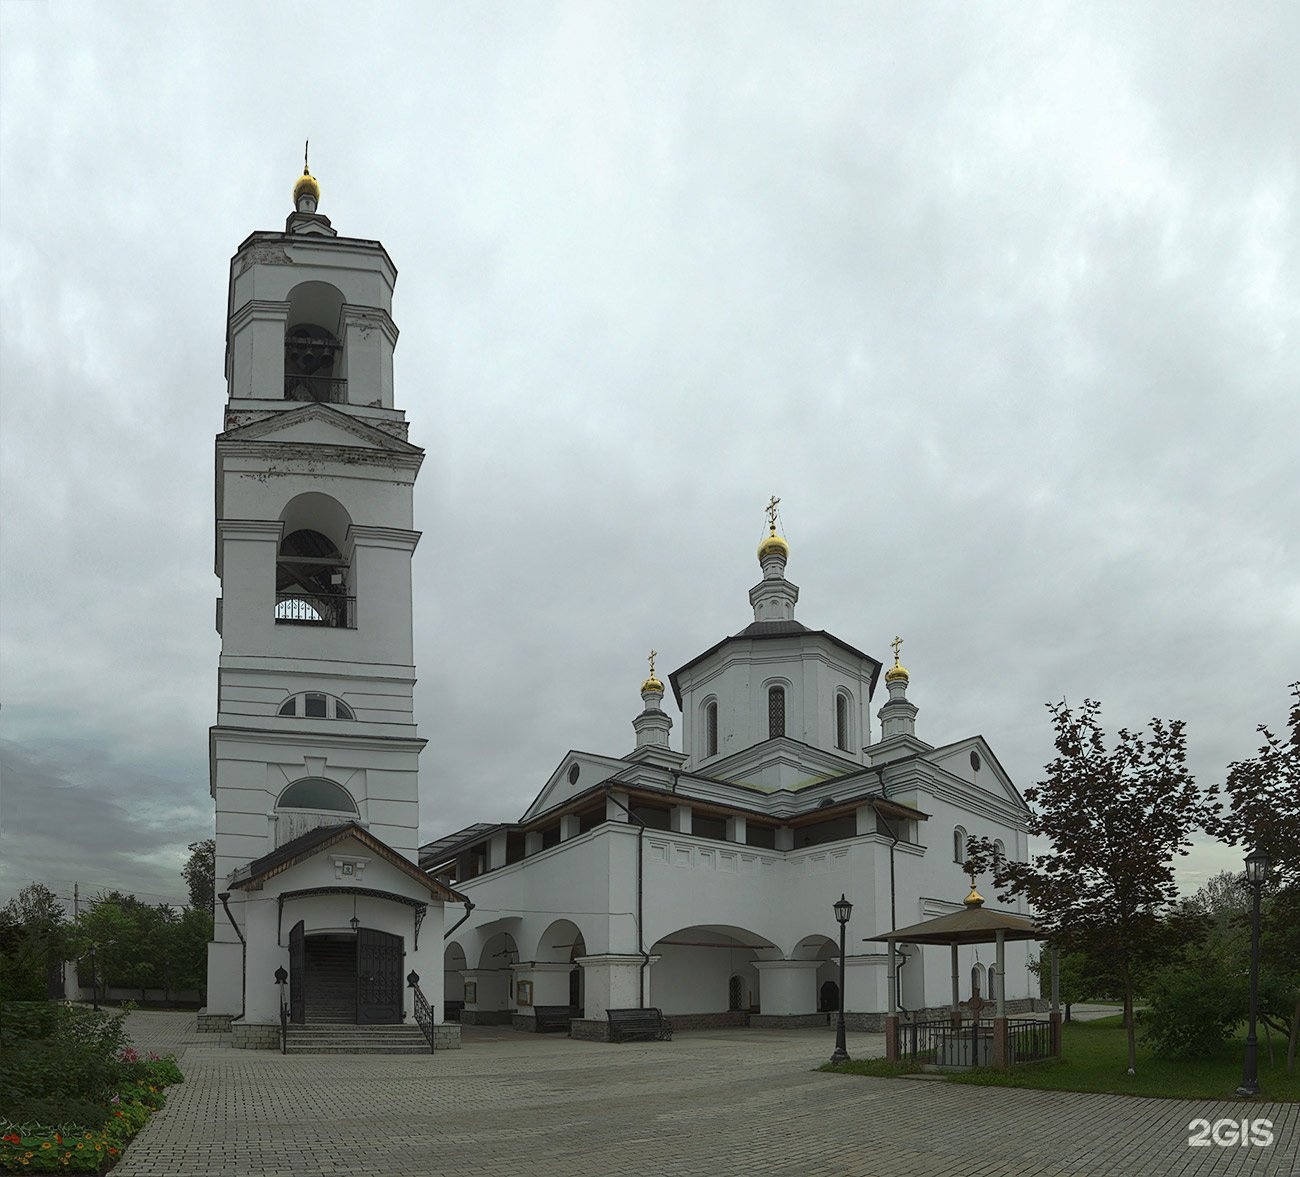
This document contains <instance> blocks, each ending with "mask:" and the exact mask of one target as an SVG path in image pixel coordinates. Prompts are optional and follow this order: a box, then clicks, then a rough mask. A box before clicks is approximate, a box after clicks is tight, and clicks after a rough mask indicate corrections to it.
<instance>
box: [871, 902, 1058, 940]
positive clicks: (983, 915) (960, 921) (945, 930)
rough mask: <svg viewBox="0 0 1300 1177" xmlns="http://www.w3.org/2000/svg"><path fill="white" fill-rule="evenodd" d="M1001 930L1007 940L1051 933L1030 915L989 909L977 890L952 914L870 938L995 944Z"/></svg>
mask: <svg viewBox="0 0 1300 1177" xmlns="http://www.w3.org/2000/svg"><path fill="white" fill-rule="evenodd" d="M999 932H1001V933H1002V938H1003V940H1045V939H1047V936H1046V934H1045V933H1044V932H1040V931H1039V930H1038V925H1037V924H1035V923H1034V921H1033V920H1031V919H1029V918H1028V917H1027V916H1023V915H1013V914H1011V913H1010V912H1002V911H986V910H985V909H984V900H983V899H981V898H980V897H979V896H978V895H977V894H976V893H975V892H974V890H972V891H971V894H970V896H969V897H968V898H967V900H966V907H965V908H963V909H962V910H961V911H954V912H952V913H951V914H949V915H941V916H937V917H936V918H935V919H932V920H925V921H924V922H923V923H919V924H912V925H911V926H910V927H906V928H895V929H894V930H893V931H892V932H885V933H884V934H883V935H880V936H868V937H867V940H868V941H872V940H893V941H895V942H896V943H897V942H899V941H906V942H907V943H908V944H991V943H992V942H993V941H995V940H996V939H997V934H998V933H999Z"/></svg>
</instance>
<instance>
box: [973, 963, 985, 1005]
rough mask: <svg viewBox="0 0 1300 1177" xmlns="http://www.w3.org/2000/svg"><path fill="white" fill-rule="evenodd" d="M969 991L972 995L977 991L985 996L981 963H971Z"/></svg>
mask: <svg viewBox="0 0 1300 1177" xmlns="http://www.w3.org/2000/svg"><path fill="white" fill-rule="evenodd" d="M970 991H971V996H972V997H973V996H974V995H975V994H976V993H978V994H979V995H980V996H981V997H984V998H987V997H988V994H987V993H985V992H984V966H983V965H982V964H977V965H973V966H972V967H971V971H970Z"/></svg>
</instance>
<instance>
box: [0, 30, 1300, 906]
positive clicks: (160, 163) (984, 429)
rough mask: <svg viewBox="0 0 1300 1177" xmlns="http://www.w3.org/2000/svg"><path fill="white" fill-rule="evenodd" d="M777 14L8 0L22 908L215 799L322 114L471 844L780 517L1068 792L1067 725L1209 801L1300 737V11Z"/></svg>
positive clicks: (830, 621) (7, 322)
mask: <svg viewBox="0 0 1300 1177" xmlns="http://www.w3.org/2000/svg"><path fill="white" fill-rule="evenodd" d="M739 12H740V10H738V9H736V8H734V7H733V6H727V5H710V4H700V5H694V4H693V5H688V6H685V5H684V6H678V7H673V6H669V7H666V8H665V7H664V6H661V5H620V6H616V7H606V6H591V5H578V6H568V5H555V6H535V7H531V8H526V9H521V8H519V7H518V6H494V5H475V6H472V7H465V8H454V7H432V6H416V5H410V6H390V7H387V8H385V10H384V12H383V15H382V17H379V18H376V17H375V16H374V15H373V14H370V13H369V12H367V13H365V14H362V13H361V12H360V11H359V10H358V11H352V10H349V9H347V8H343V7H335V8H330V9H327V10H323V12H322V14H321V17H320V23H318V24H312V25H309V26H304V25H303V22H301V21H300V20H299V19H297V17H296V16H294V14H292V13H291V12H289V10H280V9H275V8H272V9H269V10H267V9H265V8H264V7H263V6H255V5H239V4H236V5H223V6H221V7H217V6H215V5H213V6H208V5H195V6H188V7H186V8H183V9H176V8H174V7H169V8H167V9H163V8H161V7H158V8H154V7H151V6H148V5H144V6H132V7H131V8H127V9H122V8H115V9H114V10H112V11H111V12H108V11H106V10H104V9H102V8H100V7H97V6H93V5H81V6H78V5H57V6H53V5H52V6H37V5H7V6H4V7H3V8H0V22H2V29H0V31H3V34H4V35H3V39H2V42H0V44H2V48H0V55H2V61H0V64H2V65H3V69H0V132H2V135H0V152H2V157H3V158H2V160H0V162H2V163H3V177H4V192H3V197H4V199H3V202H2V204H0V235H2V237H3V256H4V259H5V260H4V264H3V270H2V271H0V282H2V288H0V289H2V292H3V304H4V315H3V320H2V321H0V331H2V333H3V334H2V344H3V372H4V382H3V397H2V400H0V411H2V412H3V426H4V428H3V439H2V440H0V457H2V459H3V465H2V466H0V479H3V495H4V527H3V529H2V531H0V543H2V544H3V553H2V555H3V559H2V561H0V590H2V591H3V599H4V603H5V610H4V618H3V642H4V650H3V655H4V668H5V669H4V683H3V686H4V696H5V711H4V722H5V732H6V737H7V739H6V743H5V744H4V747H3V752H4V756H5V760H4V772H5V777H4V788H5V796H4V802H5V821H4V834H5V844H4V855H3V857H4V864H5V874H4V876H3V885H4V886H5V887H6V888H12V887H14V886H17V885H21V883H22V882H24V881H26V879H27V878H29V877H50V878H58V879H63V878H71V877H75V875H76V873H77V872H78V871H80V870H82V869H85V870H91V869H94V870H97V871H99V872H100V873H101V874H103V875H104V876H105V881H108V882H114V883H116V884H118V885H121V886H124V887H128V888H136V889H139V890H142V891H145V890H150V891H159V892H163V893H165V892H167V891H168V889H169V888H171V889H172V890H175V891H181V890H182V889H181V888H180V886H179V876H178V875H176V874H175V871H176V870H177V869H178V867H179V861H180V857H181V856H183V849H184V845H185V843H186V842H188V841H190V840H193V839H194V838H195V837H199V836H202V835H203V833H204V832H205V831H206V828H207V826H208V824H209V823H210V812H211V811H210V802H209V800H208V796H207V782H206V728H207V726H208V725H209V724H210V723H211V722H212V721H213V717H214V711H215V705H214V704H215V699H214V695H215V692H214V681H215V665H216V654H217V649H218V643H217V639H216V635H215V634H214V633H213V628H212V623H213V600H214V598H215V596H216V594H217V584H216V581H215V579H214V578H213V577H212V576H211V574H210V569H211V558H212V518H211V512H212V483H211V460H212V448H211V446H212V436H213V434H214V433H215V432H216V431H217V430H218V429H219V428H220V425H221V406H222V401H223V398H224V394H225V390H224V382H223V379H222V348H223V332H224V322H223V317H224V314H225V297H226V285H225V284H226V259H227V258H228V257H229V256H230V254H231V253H232V252H233V251H234V249H235V248H236V247H237V245H238V243H239V242H240V241H241V240H243V238H244V237H245V236H246V235H247V234H248V233H249V232H250V231H252V230H253V229H257V228H274V227H276V226H278V224H279V223H280V220H281V218H282V217H283V216H284V215H285V214H286V213H287V211H288V204H289V197H288V189H289V186H290V184H291V182H292V177H293V175H294V174H295V172H296V171H297V167H298V164H297V158H298V154H297V153H298V152H299V151H300V143H301V139H302V138H303V137H304V136H306V135H308V134H310V135H311V137H312V140H313V144H314V147H313V155H312V159H313V169H314V171H315V172H316V173H317V175H319V176H320V177H321V181H322V185H323V189H324V198H323V211H325V212H327V213H328V214H329V215H330V216H331V217H332V218H333V219H334V222H335V225H336V226H337V227H338V228H339V229H340V231H341V232H343V233H345V234H353V235H358V236H367V237H378V238H380V239H382V240H383V241H384V243H385V245H386V246H387V248H388V249H389V252H390V253H391V254H392V256H393V258H394V259H395V261H396V262H397V264H398V266H399V268H400V270H401V277H400V280H399V284H398V291H397V300H396V304H395V308H394V314H395V318H396V319H397V321H398V323H399V325H400V326H401V328H402V331H403V335H402V340H401V343H400V346H399V348H398V353H397V364H398V370H397V379H398V386H397V387H398V400H399V403H400V404H402V405H403V407H405V408H406V409H407V411H408V414H409V416H410V419H411V424H412V438H413V439H414V440H416V441H417V442H418V443H419V444H421V445H424V446H425V447H426V448H427V450H428V454H429V457H428V460H427V462H426V465H425V469H424V471H423V473H422V475H421V480H420V484H419V487H418V490H417V525H418V526H420V527H422V528H423V529H424V531H425V536H424V539H423V541H422V543H421V545H420V548H419V550H418V552H417V554H416V560H415V576H416V585H417V596H418V599H419V601H420V607H419V609H418V614H417V620H416V636H417V659H418V665H419V673H420V676H421V682H420V686H419V693H418V698H417V705H418V708H419V712H418V713H419V717H420V720H421V724H422V732H423V734H424V735H426V736H427V737H428V738H429V739H430V744H429V747H428V749H427V751H426V753H425V756H424V761H423V765H424V776H423V783H424V790H425V792H424V812H423V821H424V832H425V834H426V836H429V837H432V836H434V835H436V834H440V833H443V832H446V831H447V830H449V829H452V828H455V827H456V826H458V825H460V824H464V823H466V822H468V821H472V820H482V819H509V818H512V817H515V816H517V815H518V813H519V812H520V811H521V809H522V808H523V806H524V805H525V804H526V803H527V802H528V800H530V799H531V797H532V796H533V794H534V793H535V792H536V790H537V788H538V787H539V786H540V784H541V782H542V780H543V779H544V777H545V775H546V774H547V773H548V772H549V771H550V770H551V768H553V767H554V765H555V764H556V763H557V762H558V761H559V759H560V757H561V756H562V755H563V753H564V752H565V751H566V750H567V749H568V748H570V747H575V746H576V747H584V748H590V749H593V750H600V751H609V752H614V753H620V752H623V751H626V750H628V749H629V748H630V747H631V740H632V733H631V729H630V726H629V725H630V721H631V719H632V717H633V715H634V714H635V712H636V710H637V708H638V707H639V702H640V701H639V699H638V697H637V694H636V686H637V684H638V683H639V681H640V678H641V677H642V674H643V665H644V663H643V661H642V660H643V657H644V652H645V651H646V650H647V649H648V648H650V647H651V646H654V647H655V648H657V649H659V650H661V651H663V657H662V658H661V662H660V664H661V665H663V666H668V667H671V666H674V665H678V664H680V663H682V662H685V661H686V660H687V659H689V658H690V657H692V656H693V655H694V654H696V653H697V652H698V651H700V650H701V649H704V648H706V647H707V646H709V645H711V644H712V643H713V642H715V641H716V640H717V639H718V638H719V637H721V636H722V635H724V634H726V633H731V632H735V631H736V630H738V629H739V628H741V627H742V626H743V625H744V624H745V622H746V621H747V619H748V616H747V615H748V607H747V604H746V601H745V596H744V594H745V592H746V590H747V589H748V587H749V585H750V584H752V583H753V582H754V580H755V579H756V578H757V574H758V570H757V567H756V565H755V564H754V562H753V560H754V557H753V548H754V544H755V543H756V542H757V540H758V538H759V537H760V534H761V524H762V520H761V513H760V508H761V505H762V503H763V502H764V501H765V500H766V498H767V496H768V495H769V494H771V493H773V492H776V493H778V494H781V495H782V496H783V500H784V502H783V510H784V512H785V525H786V533H787V535H788V537H789V538H790V541H791V544H792V549H793V555H792V559H791V564H790V575H791V577H792V578H793V579H794V580H795V581H796V582H797V583H799V584H800V585H801V587H802V590H803V595H802V598H801V602H800V606H799V616H800V617H801V618H802V619H803V620H805V621H806V622H807V623H809V624H811V625H814V626H817V627H824V628H828V629H830V630H832V631H833V632H835V633H837V634H839V635H841V636H842V637H844V638H845V639H846V640H848V641H850V642H853V643H854V644H855V645H858V646H860V647H862V648H864V649H866V650H868V651H870V652H873V653H875V654H876V655H877V656H878V657H882V656H883V654H884V652H885V643H886V642H887V641H888V640H889V639H890V638H892V636H893V635H894V633H895V632H899V633H902V634H903V635H904V637H905V638H906V639H907V645H906V647H905V658H906V659H907V661H908V664H909V666H910V667H911V669H912V671H913V683H914V686H913V691H912V694H913V697H914V698H915V700H916V701H917V702H918V703H919V704H920V706H921V707H922V712H921V716H920V720H919V723H920V730H921V732H922V734H923V735H924V736H925V737H926V738H928V739H930V740H933V741H934V742H942V741H944V740H948V739H955V738H959V737H961V736H964V735H967V734H969V733H970V732H972V731H980V732H982V733H983V734H985V735H986V736H987V737H988V738H989V739H990V741H991V742H992V743H993V746H994V747H995V749H996V750H997V752H998V755H999V757H1000V758H1001V759H1002V760H1003V762H1004V764H1005V765H1006V766H1007V767H1008V769H1009V770H1010V771H1011V772H1012V774H1013V775H1014V776H1015V778H1016V779H1017V780H1018V781H1019V782H1020V783H1021V785H1022V787H1023V786H1027V785H1028V784H1030V783H1032V782H1033V780H1034V779H1036V776H1037V774H1038V773H1039V772H1040V770H1041V766H1042V765H1043V763H1044V762H1045V761H1046V759H1047V758H1048V756H1049V754H1050V751H1051V745H1050V732H1049V730H1048V727H1047V722H1046V714H1045V712H1043V710H1042V703H1043V702H1044V701H1045V700H1048V699H1056V698H1060V697H1063V696H1067V697H1069V698H1071V699H1074V700H1078V699H1082V697H1083V696H1085V695H1092V696H1094V697H1098V698H1100V699H1102V700H1103V701H1104V703H1105V705H1106V711H1105V718H1106V720H1107V722H1108V723H1109V724H1110V725H1111V726H1112V727H1118V726H1121V725H1124V724H1128V725H1133V724H1139V723H1142V722H1144V721H1145V720H1147V719H1148V718H1150V716H1151V715H1153V714H1159V715H1177V716H1181V717H1183V718H1185V719H1187V720H1188V723H1189V728H1190V737H1191V745H1192V750H1193V765H1194V768H1195V769H1196V771H1197V772H1198V773H1199V774H1200V775H1201V776H1202V777H1204V778H1205V779H1217V778H1219V777H1221V775H1222V773H1223V771H1224V768H1225V766H1226V764H1227V763H1228V762H1229V761H1230V760H1233V759H1236V758H1239V757H1242V756H1247V755H1250V754H1251V753H1252V752H1253V750H1254V747H1255V743H1256V741H1255V736H1254V726H1255V724H1256V723H1257V722H1261V721H1265V722H1271V723H1273V724H1274V725H1275V726H1280V724H1281V721H1282V719H1283V716H1284V713H1285V701H1286V684H1287V683H1288V682H1290V681H1292V680H1293V679H1295V678H1297V677H1300V592H1298V591H1297V583H1298V582H1300V557H1298V556H1297V550H1296V538H1295V532H1296V529H1295V524H1294V520H1295V519H1296V518H1297V517H1300V501H1298V500H1300V492H1298V491H1297V479H1296V478H1295V470H1296V469H1297V467H1298V466H1300V443H1298V442H1297V441H1296V431H1295V429H1294V426H1293V424H1292V423H1291V418H1292V416H1293V415H1294V411H1295V410H1294V403H1293V402H1294V392H1295V388H1296V383H1297V375H1298V374H1300V345H1298V344H1297V338H1296V328H1295V324H1296V322H1297V312H1300V272H1298V258H1297V250H1298V248H1300V246H1298V242H1300V234H1298V233H1297V223H1296V207H1297V202H1296V188H1297V162H1296V161H1297V159H1298V158H1300V155H1298V154H1297V151H1296V147H1297V123H1296V118H1295V111H1296V110H1297V109H1300V101H1297V99H1298V98H1300V94H1297V87H1298V85H1300V83H1298V82H1297V80H1296V76H1295V71H1294V68H1293V62H1294V60H1295V59H1296V58H1297V57H1298V56H1300V44H1298V43H1297V39H1298V30H1300V18H1297V15H1296V13H1295V11H1294V9H1293V8H1292V7H1291V6H1287V5H1275V6H1270V5H1253V6H1251V8H1250V10H1249V11H1238V10H1232V11H1228V10H1224V9H1220V8H1217V7H1215V6H1213V5H1196V6H1194V8H1193V9H1187V8H1186V7H1184V8H1182V9H1180V10H1178V11H1177V12H1174V11H1173V10H1166V9H1161V8H1159V7H1152V8H1147V9H1143V10H1141V11H1135V10H1133V9H1132V8H1131V7H1130V6H1119V5H1090V6H1088V7H1087V8H1086V9H1066V8H1053V9H1048V10H1042V9H1036V8H1027V7H1024V6H1020V5H1007V6H997V5H982V6H979V7H975V8H954V7H952V6H944V7H942V8H940V7H937V6H936V7H929V6H912V7H909V8H905V9H888V8H862V7H861V6H840V5H832V4H824V5H817V6H814V7H813V8H812V9H809V10H806V11H802V12H800V13H797V14H796V13H793V12H791V11H789V10H788V9H786V8H784V7H782V6H776V5H762V4H756V5H746V6H745V8H744V19H743V20H742V19H740V16H739ZM105 847H110V849H106V848H105ZM178 848H179V849H178ZM141 856H143V857H141ZM1236 859H1237V856H1236V854H1235V852H1228V851H1222V850H1215V849H1213V848H1209V847H1203V848H1199V849H1198V851H1197V852H1196V854H1195V855H1193V857H1192V858H1190V859H1188V860H1187V867H1186V870H1185V872H1184V875H1183V878H1184V883H1185V885H1189V886H1194V885H1196V883H1197V882H1198V881H1199V880H1200V879H1201V878H1202V877H1204V875H1205V874H1207V873H1213V871H1214V870H1217V869H1220V868H1221V867H1223V866H1227V865H1231V864H1235V862H1236ZM169 880H170V881H169Z"/></svg>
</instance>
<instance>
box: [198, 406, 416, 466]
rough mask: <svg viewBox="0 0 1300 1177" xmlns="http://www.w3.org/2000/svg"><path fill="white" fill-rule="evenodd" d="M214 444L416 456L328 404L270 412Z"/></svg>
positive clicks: (412, 450) (411, 449)
mask: <svg viewBox="0 0 1300 1177" xmlns="http://www.w3.org/2000/svg"><path fill="white" fill-rule="evenodd" d="M217 440H218V442H223V441H225V442H244V441H267V442H274V443H276V444H281V445H334V446H349V447H351V448H353V449H370V450H384V451H387V452H389V453H394V454H420V453H423V452H424V451H423V450H421V449H420V447H419V446H416V445H411V443H410V442H407V441H402V440H401V439H400V438H397V437H394V436H393V435H392V434H391V433H385V432H384V431H383V430H382V429H377V428H376V427H375V426H373V425H370V424H368V423H367V422H365V421H362V420H360V419H358V418H356V417H353V416H351V415H350V414H348V413H343V412H340V411H339V410H338V409H335V408H331V407H330V406H329V405H319V404H310V405H304V406H303V407H302V408H300V409H290V410H288V411H285V412H279V413H272V414H270V415H269V416H266V417H262V418H261V419H260V420H257V421H253V422H251V423H250V424H248V425H240V426H238V427H237V428H235V429H228V430H226V432H225V433H222V434H220V435H219V436H218V438H217Z"/></svg>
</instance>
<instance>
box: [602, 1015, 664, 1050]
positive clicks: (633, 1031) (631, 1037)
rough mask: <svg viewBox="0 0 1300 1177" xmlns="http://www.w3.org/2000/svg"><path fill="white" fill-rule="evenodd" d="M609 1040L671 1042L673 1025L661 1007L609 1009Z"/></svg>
mask: <svg viewBox="0 0 1300 1177" xmlns="http://www.w3.org/2000/svg"><path fill="white" fill-rule="evenodd" d="M605 1012H606V1013H607V1014H608V1015H609V1040H610V1041H611V1042H671V1041H672V1038H673V1026H672V1023H671V1022H670V1021H668V1019H667V1018H665V1017H664V1011H663V1010H661V1009H611V1010H606V1011H605Z"/></svg>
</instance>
